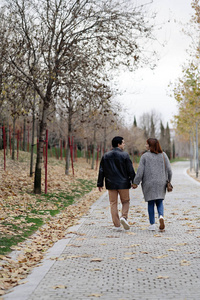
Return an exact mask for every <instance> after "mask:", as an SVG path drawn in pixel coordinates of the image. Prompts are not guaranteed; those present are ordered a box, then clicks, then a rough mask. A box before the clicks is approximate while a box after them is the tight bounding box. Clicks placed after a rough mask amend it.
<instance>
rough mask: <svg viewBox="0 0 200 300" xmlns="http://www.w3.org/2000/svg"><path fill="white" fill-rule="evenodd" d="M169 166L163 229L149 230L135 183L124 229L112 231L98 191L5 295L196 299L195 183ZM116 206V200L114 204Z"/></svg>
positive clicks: (199, 197)
mask: <svg viewBox="0 0 200 300" xmlns="http://www.w3.org/2000/svg"><path fill="white" fill-rule="evenodd" d="M187 167H189V163H188V162H178V163H175V164H173V180H172V183H173V185H174V191H173V192H172V193H168V194H167V196H166V199H165V202H164V207H165V223H166V230H165V232H159V230H158V219H156V223H157V230H156V231H155V232H150V231H148V230H147V228H148V225H149V224H148V217H147V205H146V203H145V202H144V200H143V197H142V193H141V188H140V187H139V188H138V189H137V190H131V208H130V214H129V221H130V223H131V229H130V230H129V231H125V230H122V231H120V232H116V231H114V229H113V225H112V222H111V217H110V211H109V205H108V195H107V193H105V194H104V195H103V196H101V197H100V198H99V200H98V201H97V202H96V203H95V204H94V205H93V206H92V207H91V210H90V212H89V213H88V215H86V216H85V217H84V218H82V219H81V220H80V223H79V225H78V226H76V227H72V228H71V229H70V230H69V233H68V234H67V235H66V239H63V240H61V241H59V242H58V243H57V244H56V245H55V246H54V247H53V248H52V249H51V250H50V252H49V254H48V256H47V258H46V259H45V260H44V262H43V264H42V266H39V267H37V268H35V269H34V271H33V272H32V274H30V275H29V277H28V278H27V281H28V282H27V283H26V284H24V285H22V286H18V287H16V288H15V289H14V290H13V291H12V292H10V293H9V294H7V296H5V297H4V299H6V300H11V299H15V300H24V299H27V300H38V299H40V300H47V299H53V300H54V299H55V300H58V299H70V300H72V299H75V300H76V299H77V300H78V299H81V300H85V299H92V300H94V299H97V298H98V299H101V300H115V299H116V300H137V299H142V300H145V299H148V300H149V299H153V300H156V299H162V300H165V299H166V300H169V299H175V300H188V299H195V300H197V299H200V184H199V183H197V182H196V181H195V180H194V179H191V178H190V177H189V176H188V175H187V174H186V168H187ZM119 208H120V205H119Z"/></svg>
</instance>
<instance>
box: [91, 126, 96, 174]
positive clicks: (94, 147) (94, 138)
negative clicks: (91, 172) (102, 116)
mask: <svg viewBox="0 0 200 300" xmlns="http://www.w3.org/2000/svg"><path fill="white" fill-rule="evenodd" d="M95 154H96V124H95V125H94V136H93V155H92V166H91V168H92V169H94V162H95Z"/></svg>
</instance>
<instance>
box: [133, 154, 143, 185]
mask: <svg viewBox="0 0 200 300" xmlns="http://www.w3.org/2000/svg"><path fill="white" fill-rule="evenodd" d="M144 166H145V159H144V157H143V156H141V158H140V163H139V166H138V169H137V173H136V176H135V179H134V182H133V183H135V184H137V185H139V184H140V182H141V181H142V178H143V174H144Z"/></svg>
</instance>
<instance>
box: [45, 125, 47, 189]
mask: <svg viewBox="0 0 200 300" xmlns="http://www.w3.org/2000/svg"><path fill="white" fill-rule="evenodd" d="M47 162H48V130H46V160H45V194H47Z"/></svg>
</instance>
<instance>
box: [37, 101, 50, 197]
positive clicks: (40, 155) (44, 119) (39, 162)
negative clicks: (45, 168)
mask: <svg viewBox="0 0 200 300" xmlns="http://www.w3.org/2000/svg"><path fill="white" fill-rule="evenodd" d="M47 103H48V102H47ZM47 112H48V105H45V103H44V106H43V113H42V120H41V121H40V130H39V145H38V151H37V159H36V166H35V181H34V193H35V194H41V183H42V182H41V178H42V159H43V147H44V140H45V132H46V127H47V123H46V122H47Z"/></svg>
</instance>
